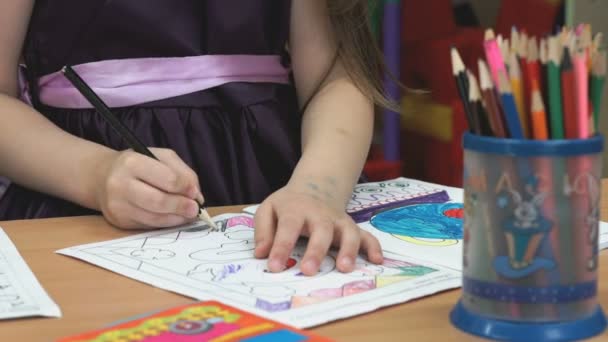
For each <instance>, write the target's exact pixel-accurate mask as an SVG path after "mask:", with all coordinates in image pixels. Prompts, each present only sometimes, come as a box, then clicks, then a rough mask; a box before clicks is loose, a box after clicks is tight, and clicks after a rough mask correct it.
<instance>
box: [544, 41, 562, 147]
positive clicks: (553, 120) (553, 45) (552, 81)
mask: <svg viewBox="0 0 608 342" xmlns="http://www.w3.org/2000/svg"><path fill="white" fill-rule="evenodd" d="M548 45H549V54H548V55H549V56H548V57H549V62H548V63H547V89H548V90H549V116H550V120H549V121H550V125H551V139H564V114H563V111H562V91H561V72H560V56H559V55H560V49H559V40H558V38H557V37H551V38H549V43H548Z"/></svg>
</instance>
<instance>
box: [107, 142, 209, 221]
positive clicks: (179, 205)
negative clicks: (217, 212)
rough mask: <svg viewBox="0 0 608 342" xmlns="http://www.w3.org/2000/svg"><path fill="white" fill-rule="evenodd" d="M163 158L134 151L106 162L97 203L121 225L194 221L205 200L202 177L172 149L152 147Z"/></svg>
mask: <svg viewBox="0 0 608 342" xmlns="http://www.w3.org/2000/svg"><path fill="white" fill-rule="evenodd" d="M150 150H151V151H152V153H153V154H154V155H155V156H156V157H157V158H158V159H159V160H160V161H158V160H154V159H152V158H149V157H147V156H144V155H142V154H139V153H135V152H132V151H124V152H117V153H116V154H114V155H113V157H112V158H110V159H109V160H106V161H105V162H104V163H102V166H101V167H100V173H99V175H98V179H99V180H100V181H99V183H98V184H100V187H99V191H98V193H97V195H96V197H97V207H98V208H99V209H100V210H101V212H102V213H103V215H104V217H105V218H106V219H107V220H108V221H109V222H110V223H111V224H113V225H115V226H117V227H121V228H128V229H133V228H144V229H145V228H156V227H169V226H176V225H180V224H183V223H187V222H190V221H193V220H194V218H196V216H197V215H198V204H197V203H196V201H195V200H194V199H198V200H200V201H201V202H202V200H203V198H202V195H201V193H200V190H199V183H198V177H197V176H196V174H195V173H194V171H192V169H190V167H188V165H186V163H184V162H183V161H182V160H181V159H180V158H179V157H178V156H177V154H175V152H173V151H172V150H168V149H158V148H152V149H150Z"/></svg>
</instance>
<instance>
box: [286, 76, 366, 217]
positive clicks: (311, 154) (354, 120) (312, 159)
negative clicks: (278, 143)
mask: <svg viewBox="0 0 608 342" xmlns="http://www.w3.org/2000/svg"><path fill="white" fill-rule="evenodd" d="M372 132H373V105H372V103H371V101H370V100H369V99H368V98H366V97H365V96H364V95H363V94H362V93H361V92H360V91H359V89H357V88H356V87H355V85H354V84H353V83H352V82H351V81H350V80H348V78H346V77H340V78H334V79H333V80H331V81H329V82H327V83H326V84H325V85H324V86H323V87H322V89H321V90H320V91H319V93H318V94H317V95H316V96H315V97H314V98H313V100H312V101H311V102H310V104H309V106H308V108H307V110H306V112H305V113H304V117H303V121H302V158H301V159H300V161H299V163H298V165H297V167H296V170H295V171H294V173H293V176H292V178H291V180H290V183H291V184H297V185H298V186H300V187H305V188H307V191H309V193H310V194H311V195H313V196H317V197H319V198H320V199H323V200H324V201H328V202H330V203H332V204H333V205H335V206H337V207H338V206H339V207H340V208H339V209H343V208H344V206H345V205H346V203H347V202H348V200H349V198H350V196H351V194H352V190H353V187H354V185H355V184H356V183H357V180H358V178H359V177H360V175H361V170H362V168H363V164H364V162H365V159H366V156H367V153H368V151H369V146H370V143H371V137H372Z"/></svg>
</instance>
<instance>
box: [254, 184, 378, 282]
mask: <svg viewBox="0 0 608 342" xmlns="http://www.w3.org/2000/svg"><path fill="white" fill-rule="evenodd" d="M337 207H338V206H335V207H332V205H331V204H330V203H328V202H325V201H323V200H321V199H319V198H315V196H314V195H313V194H310V193H308V192H307V191H306V190H302V189H297V188H295V187H290V186H289V185H287V186H286V187H284V188H282V189H280V190H278V191H277V192H275V193H274V194H272V195H271V196H270V197H268V198H267V199H266V200H265V201H264V202H263V203H262V205H260V207H259V208H258V210H257V212H256V215H255V242H256V248H255V256H256V257H257V258H265V257H269V259H268V268H269V270H270V271H271V272H280V271H282V270H283V269H284V268H285V264H286V262H287V260H288V258H289V256H290V255H291V252H292V250H293V248H294V246H295V244H296V242H297V240H298V238H299V237H300V235H305V236H308V237H309V240H308V246H307V248H306V253H305V254H304V258H303V259H302V264H301V265H302V266H301V268H300V269H301V270H302V272H303V273H304V274H305V275H314V274H316V273H317V271H318V270H319V266H320V263H321V261H322V260H323V258H324V257H325V256H326V255H327V252H328V250H329V248H330V246H331V245H334V246H336V247H339V249H340V251H339V253H338V257H337V261H336V264H337V267H338V270H340V271H342V272H350V271H352V270H353V269H354V266H355V259H356V257H357V255H358V253H359V249H363V250H364V251H365V252H366V253H367V256H368V259H369V260H370V261H371V262H373V263H377V264H380V263H382V259H383V258H382V249H381V248H380V244H379V243H378V240H376V238H375V237H373V236H372V235H371V234H370V233H368V232H366V231H364V230H361V229H360V228H359V227H358V226H357V225H356V224H355V222H354V221H353V220H352V219H351V218H350V216H348V215H347V214H346V212H345V211H344V210H343V209H342V210H340V209H337Z"/></svg>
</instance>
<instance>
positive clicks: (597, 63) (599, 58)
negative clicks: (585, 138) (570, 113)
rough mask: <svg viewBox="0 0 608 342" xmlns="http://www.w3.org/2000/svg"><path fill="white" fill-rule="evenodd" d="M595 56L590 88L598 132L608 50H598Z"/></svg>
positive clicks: (594, 122)
mask: <svg viewBox="0 0 608 342" xmlns="http://www.w3.org/2000/svg"><path fill="white" fill-rule="evenodd" d="M594 57H595V58H594V60H593V66H592V68H591V81H590V82H591V84H590V88H589V89H590V98H591V103H592V104H593V124H594V125H595V132H597V131H598V127H599V126H598V125H599V122H600V105H601V102H602V92H603V90H604V81H605V80H606V51H602V52H598V53H596V54H595V56H594Z"/></svg>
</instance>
